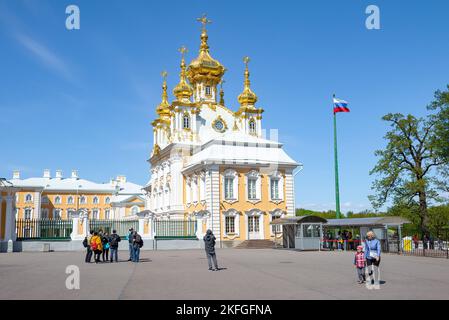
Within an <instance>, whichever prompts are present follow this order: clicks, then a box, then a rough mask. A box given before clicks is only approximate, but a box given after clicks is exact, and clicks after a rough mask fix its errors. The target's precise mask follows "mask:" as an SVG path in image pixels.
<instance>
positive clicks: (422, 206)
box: [419, 191, 429, 236]
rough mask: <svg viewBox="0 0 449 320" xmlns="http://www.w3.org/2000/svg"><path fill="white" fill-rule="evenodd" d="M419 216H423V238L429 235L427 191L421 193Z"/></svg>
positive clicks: (421, 226) (421, 227)
mask: <svg viewBox="0 0 449 320" xmlns="http://www.w3.org/2000/svg"><path fill="white" fill-rule="evenodd" d="M419 215H420V216H421V225H420V229H421V233H422V236H424V235H429V217H428V213H427V195H426V192H425V191H422V192H419Z"/></svg>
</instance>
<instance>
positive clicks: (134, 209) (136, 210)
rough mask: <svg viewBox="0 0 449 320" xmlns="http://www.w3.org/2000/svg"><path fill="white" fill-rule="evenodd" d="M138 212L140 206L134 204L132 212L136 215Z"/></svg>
mask: <svg viewBox="0 0 449 320" xmlns="http://www.w3.org/2000/svg"><path fill="white" fill-rule="evenodd" d="M137 213H139V207H138V206H134V207H132V208H131V214H132V215H133V216H134V215H136V214H137Z"/></svg>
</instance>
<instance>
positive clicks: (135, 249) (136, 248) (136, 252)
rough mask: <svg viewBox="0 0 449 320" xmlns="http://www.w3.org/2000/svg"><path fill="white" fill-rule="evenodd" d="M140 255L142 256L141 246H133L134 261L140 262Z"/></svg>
mask: <svg viewBox="0 0 449 320" xmlns="http://www.w3.org/2000/svg"><path fill="white" fill-rule="evenodd" d="M139 256H140V248H139V246H134V247H133V260H132V261H133V262H139Z"/></svg>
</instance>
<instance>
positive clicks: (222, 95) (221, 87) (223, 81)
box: [220, 79, 226, 106]
mask: <svg viewBox="0 0 449 320" xmlns="http://www.w3.org/2000/svg"><path fill="white" fill-rule="evenodd" d="M225 82H226V81H225V80H223V79H221V81H220V105H222V106H224V105H225V102H224V91H223V83H225Z"/></svg>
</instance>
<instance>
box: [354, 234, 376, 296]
mask: <svg viewBox="0 0 449 320" xmlns="http://www.w3.org/2000/svg"><path fill="white" fill-rule="evenodd" d="M380 254H381V243H380V241H379V240H378V239H376V235H375V234H374V232H373V231H369V232H368V233H367V234H366V239H365V242H364V245H359V246H357V252H356V253H355V256H354V266H355V268H356V270H357V277H358V283H360V284H362V283H366V285H367V287H369V288H371V286H372V285H374V288H376V289H378V288H379V285H380V271H379V265H380ZM370 269H371V270H370Z"/></svg>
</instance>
